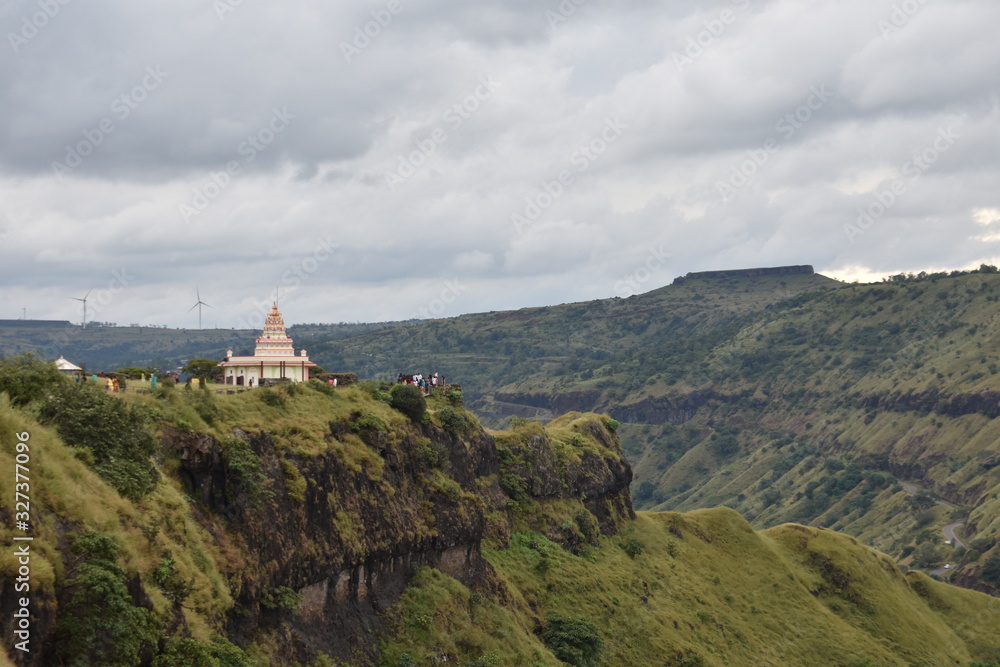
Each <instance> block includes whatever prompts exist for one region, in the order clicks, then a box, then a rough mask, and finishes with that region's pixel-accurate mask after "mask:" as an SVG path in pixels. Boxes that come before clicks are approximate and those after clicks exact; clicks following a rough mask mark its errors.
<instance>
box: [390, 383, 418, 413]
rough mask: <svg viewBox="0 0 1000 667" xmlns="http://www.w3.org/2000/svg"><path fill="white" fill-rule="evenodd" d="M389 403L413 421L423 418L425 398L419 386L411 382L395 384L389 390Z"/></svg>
mask: <svg viewBox="0 0 1000 667" xmlns="http://www.w3.org/2000/svg"><path fill="white" fill-rule="evenodd" d="M389 405H391V406H392V407H393V408H395V409H396V410H399V411H400V412H402V413H403V414H404V415H406V416H407V417H409V418H410V419H411V420H413V421H415V422H419V421H420V420H422V419H423V418H424V413H426V412H427V399H425V398H424V395H423V393H422V392H421V391H420V389H419V388H417V387H415V386H414V385H412V384H397V385H396V386H394V387H393V388H392V391H390V392H389Z"/></svg>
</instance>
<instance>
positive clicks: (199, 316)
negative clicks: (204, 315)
mask: <svg viewBox="0 0 1000 667" xmlns="http://www.w3.org/2000/svg"><path fill="white" fill-rule="evenodd" d="M194 293H195V294H197V295H198V303H196V304H194V305H193V306H191V308H189V309H188V312H189V313H190V312H191V311H192V310H194V309H195V308H197V309H198V329H201V307H202V306H207V307H208V308H211V306H209V305H208V304H207V303H205V302H204V301H202V300H201V292H199V291H198V288H197V287H195V288H194Z"/></svg>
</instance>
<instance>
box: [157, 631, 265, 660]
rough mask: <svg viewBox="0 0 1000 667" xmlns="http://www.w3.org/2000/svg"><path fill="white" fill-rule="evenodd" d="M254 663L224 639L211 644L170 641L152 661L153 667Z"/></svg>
mask: <svg viewBox="0 0 1000 667" xmlns="http://www.w3.org/2000/svg"><path fill="white" fill-rule="evenodd" d="M254 664H255V663H254V662H253V661H252V660H250V658H248V657H247V655H246V653H244V652H243V651H242V650H241V649H240V648H239V647H238V646H236V645H234V644H233V643H232V642H230V641H229V640H228V639H226V638H224V637H214V638H213V639H212V641H211V642H200V641H198V640H196V639H172V640H169V641H168V642H167V643H166V648H165V649H164V651H163V653H161V654H160V655H158V656H156V659H155V660H153V667H189V666H190V665H203V666H204V667H253V666H254Z"/></svg>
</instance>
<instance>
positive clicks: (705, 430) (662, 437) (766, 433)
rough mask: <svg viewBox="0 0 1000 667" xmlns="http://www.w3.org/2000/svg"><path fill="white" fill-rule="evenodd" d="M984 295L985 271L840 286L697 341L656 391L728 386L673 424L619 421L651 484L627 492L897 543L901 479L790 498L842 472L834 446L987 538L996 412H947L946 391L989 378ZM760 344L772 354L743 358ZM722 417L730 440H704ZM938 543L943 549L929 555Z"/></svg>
mask: <svg viewBox="0 0 1000 667" xmlns="http://www.w3.org/2000/svg"><path fill="white" fill-rule="evenodd" d="M998 295H1000V276H995V275H991V276H982V275H970V276H962V277H959V278H947V279H942V280H939V281H934V282H931V281H923V282H917V283H904V284H901V285H895V284H889V285H878V286H861V287H847V288H843V289H840V290H836V291H833V292H826V293H823V294H819V295H817V296H815V297H814V298H812V299H810V300H808V301H806V302H804V303H801V304H798V305H796V306H795V307H793V308H789V309H787V310H786V311H785V312H784V313H781V314H780V316H777V317H774V318H772V319H770V320H769V321H766V322H763V323H762V324H758V325H755V326H754V327H753V328H752V329H750V330H749V331H748V332H746V333H744V334H742V335H738V336H736V337H733V339H732V340H730V341H729V342H727V344H726V345H720V346H718V347H717V348H716V349H715V350H714V351H713V353H712V354H710V355H708V357H707V362H706V364H707V369H706V370H705V371H704V373H703V374H702V375H700V376H699V375H695V374H692V375H689V377H688V378H687V379H685V380H681V381H680V382H678V383H676V384H675V385H674V386H673V387H671V388H668V389H666V390H665V391H664V392H663V393H664V394H665V395H668V394H669V393H670V392H671V391H673V392H683V391H686V390H688V389H689V388H691V387H694V388H698V389H702V390H712V391H717V392H720V393H722V394H724V395H726V396H728V397H730V398H729V399H728V400H726V401H718V402H713V403H710V404H709V405H707V406H705V407H704V408H702V409H701V410H700V411H699V413H698V414H697V415H696V417H695V419H693V420H692V421H691V422H688V423H687V424H685V425H684V426H683V427H681V428H675V427H673V426H672V425H628V424H626V425H623V436H622V440H623V443H624V444H625V445H626V446H627V450H626V451H627V453H628V454H629V456H630V459H631V460H632V461H633V463H634V465H635V471H636V483H637V485H638V484H642V482H644V481H651V482H653V483H654V484H655V486H656V487H657V491H656V492H654V493H653V494H652V496H651V497H645V496H643V495H642V494H640V497H639V498H637V501H638V503H639V504H640V505H645V506H646V507H657V508H661V509H678V510H685V509H691V508H696V507H705V506H712V505H718V504H726V505H729V506H731V507H734V508H736V509H737V510H739V511H740V512H742V513H744V514H746V515H748V516H750V517H752V518H753V519H754V522H755V525H759V526H766V525H774V524H775V523H780V522H781V521H787V520H795V521H800V522H808V523H813V524H816V525H825V526H830V527H833V528H836V529H838V530H844V531H846V532H849V533H851V534H853V535H857V536H859V537H861V538H862V539H864V540H865V541H866V542H869V543H871V544H873V545H875V546H877V547H879V548H881V549H884V550H886V551H888V552H889V553H893V554H894V555H898V554H899V553H900V551H901V549H902V548H903V547H904V546H906V545H907V544H911V543H912V542H913V541H914V539H916V538H917V536H918V534H919V532H920V531H921V529H922V528H923V526H921V525H918V522H917V520H916V515H917V514H918V512H917V511H915V509H914V508H912V507H911V506H910V505H909V504H908V503H907V502H906V501H907V499H908V497H909V494H907V493H906V492H905V491H903V489H902V487H899V486H891V485H890V487H889V488H885V487H882V488H878V487H876V486H873V485H871V484H867V483H865V482H861V483H859V484H857V485H851V486H850V488H844V489H840V490H838V491H837V492H836V493H833V494H826V495H822V494H820V495H819V497H817V498H816V499H815V501H814V500H813V499H810V498H806V497H804V495H803V494H805V493H806V492H807V491H808V487H809V485H810V483H812V484H825V483H826V482H827V481H828V480H830V479H831V478H834V477H841V478H842V477H844V473H843V472H840V473H838V472H836V471H832V470H830V469H829V468H827V466H826V464H827V459H828V458H831V457H833V458H837V459H839V460H841V461H843V462H847V463H850V462H852V461H853V462H854V463H855V464H856V465H858V466H859V467H860V468H861V469H862V470H863V471H864V472H865V474H866V475H867V474H870V473H872V472H875V471H888V472H892V473H894V474H895V476H896V477H899V478H901V479H904V480H910V481H912V482H914V483H916V484H917V485H919V486H920V487H923V488H927V489H932V490H934V491H935V492H936V493H937V494H939V495H943V496H944V497H945V498H946V499H947V500H949V501H951V502H952V503H953V504H956V505H960V506H963V507H964V510H963V511H960V512H958V513H956V514H955V515H954V517H953V515H952V513H950V512H947V511H944V510H940V509H939V510H937V517H936V521H935V524H936V525H937V526H938V527H940V526H942V525H944V524H945V523H948V522H949V521H950V520H955V519H957V518H959V517H961V518H965V515H967V514H968V513H969V511H970V510H971V511H972V515H971V522H970V525H969V527H968V528H969V530H968V531H967V532H966V533H965V534H966V535H969V534H970V533H971V534H973V536H975V535H976V534H978V535H979V536H986V537H997V536H998V535H1000V502H998V501H997V496H998V494H1000V469H998V468H996V467H993V468H989V467H988V464H989V462H990V461H991V460H993V459H995V457H996V456H997V454H1000V420H997V419H995V418H992V419H991V418H990V417H989V416H986V415H982V414H965V415H961V414H959V415H949V414H948V412H949V411H950V410H951V409H952V408H951V406H952V405H953V404H954V403H955V402H956V399H955V396H956V395H959V398H961V396H960V395H962V394H965V395H969V394H980V395H987V396H988V395H989V394H990V392H998V391H1000V374H998V373H997V368H998V366H1000V334H998V329H997V324H998V323H1000V312H998V311H1000V308H998V307H997V305H996V304H997V299H998ZM832 314H833V315H832ZM765 353H766V354H768V355H771V356H772V357H775V358H777V359H779V360H780V361H779V362H775V363H770V364H768V363H759V364H751V363H750V362H751V361H753V360H755V359H756V358H757V356H758V355H762V354H765ZM907 394H912V395H917V396H919V395H921V394H926V395H928V396H931V398H930V399H929V400H925V401H924V403H923V404H921V405H917V406H915V409H907V408H906V407H905V406H900V405H897V406H895V407H893V406H892V405H891V403H892V402H893V400H894V399H895V398H896V397H898V396H906V395H907ZM935 395H936V396H937V397H936V398H934V396H935ZM871 397H876V398H879V399H880V400H881V401H882V403H881V405H879V406H878V407H874V406H873V405H871V403H870V402H869V401H868V399H869V398H871ZM992 402H993V404H994V405H995V402H996V399H995V394H994V398H992ZM986 403H987V404H989V401H986ZM721 426H728V427H730V428H732V429H734V430H735V431H736V432H737V439H738V442H739V450H738V452H737V453H735V454H733V455H730V456H719V455H717V454H715V453H713V447H712V445H713V441H712V439H711V438H712V437H713V435H716V434H717V433H718V432H719V430H720V427H721ZM716 437H718V436H716ZM789 440H790V441H791V444H789V442H788V441H789ZM859 482H860V480H859ZM775 491H777V492H779V493H780V497H778V498H775V495H774V493H775ZM865 494H869V495H867V496H865ZM861 496H865V497H864V498H861ZM852 500H855V501H857V502H856V503H855V504H854V505H852V504H851V501H852ZM974 530H978V533H974V532H973V531H974ZM953 557H954V554H949V553H947V552H942V554H941V561H944V560H947V559H949V558H953Z"/></svg>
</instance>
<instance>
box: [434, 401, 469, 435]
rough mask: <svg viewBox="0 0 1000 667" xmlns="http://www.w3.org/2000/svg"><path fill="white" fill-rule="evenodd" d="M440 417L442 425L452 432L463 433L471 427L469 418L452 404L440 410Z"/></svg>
mask: <svg viewBox="0 0 1000 667" xmlns="http://www.w3.org/2000/svg"><path fill="white" fill-rule="evenodd" d="M438 419H439V420H441V425H442V426H444V428H445V430H448V431H451V432H452V433H461V432H462V431H465V430H466V429H468V428H469V420H468V419H466V417H465V415H464V414H462V413H461V412H459V411H458V410H456V409H455V408H453V407H451V406H450V405H446V406H444V407H443V408H441V409H440V410H438Z"/></svg>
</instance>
